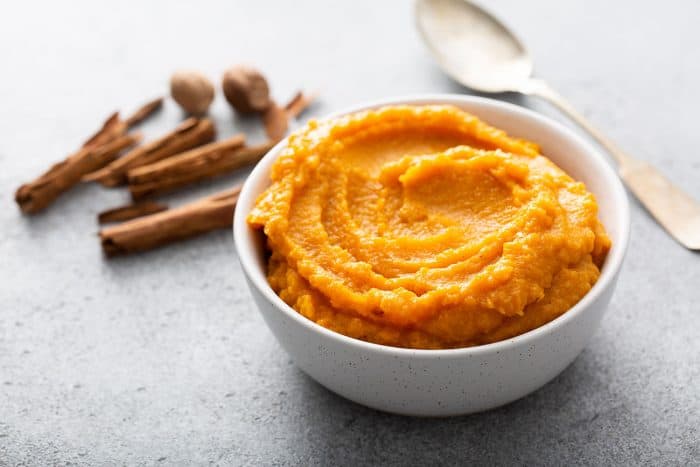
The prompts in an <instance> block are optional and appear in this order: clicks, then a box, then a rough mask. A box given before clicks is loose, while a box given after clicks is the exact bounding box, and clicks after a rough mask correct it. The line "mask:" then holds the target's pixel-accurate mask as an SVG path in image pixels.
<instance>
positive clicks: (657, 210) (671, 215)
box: [523, 79, 700, 250]
mask: <svg viewBox="0 0 700 467" xmlns="http://www.w3.org/2000/svg"><path fill="white" fill-rule="evenodd" d="M523 92H524V93H525V94H530V95H534V96H538V97H541V98H543V99H545V100H547V101H549V102H550V103H551V104H553V105H554V106H556V107H557V108H558V109H559V110H561V111H562V112H563V113H565V114H566V115H567V116H569V117H570V118H571V119H572V120H573V121H575V122H576V123H577V124H578V125H580V126H581V127H582V128H583V129H584V130H586V131H587V132H588V133H590V134H591V136H593V138H595V139H596V140H597V141H598V142H599V143H600V145H601V146H603V147H604V148H605V149H606V150H607V151H608V152H609V153H610V155H612V156H613V158H614V159H615V160H616V161H617V163H618V173H619V174H620V178H621V179H622V180H623V181H624V182H625V184H626V185H627V187H628V188H629V189H630V191H631V192H632V193H634V195H635V196H636V197H637V199H638V200H639V201H640V202H641V203H642V204H643V205H644V207H645V208H646V209H647V211H649V213H650V214H651V215H652V216H654V218H655V219H656V220H657V221H658V222H659V223H660V224H661V225H662V226H663V227H664V228H665V229H666V230H667V231H668V233H670V234H671V236H672V237H673V238H675V239H676V240H677V241H678V242H679V243H680V244H682V245H683V246H685V247H686V248H688V249H691V250H699V249H700V204H699V203H698V202H697V201H695V200H694V199H693V198H691V197H690V196H689V195H688V194H686V193H685V192H684V191H683V190H681V189H680V188H678V187H677V186H675V185H674V184H673V183H672V182H671V181H670V180H669V179H667V178H666V177H665V176H664V175H662V174H661V172H659V171H658V170H657V169H656V168H654V167H652V166H651V165H649V164H647V163H646V162H642V161H640V160H637V159H635V158H633V157H631V156H629V155H628V154H627V153H625V152H624V151H623V150H622V149H621V148H620V147H619V146H618V145H617V144H615V143H614V142H612V141H611V140H610V139H609V138H608V137H607V136H605V135H604V134H603V133H601V132H600V131H599V130H598V129H597V128H596V127H594V126H593V125H591V123H590V122H588V120H586V118H585V117H584V116H583V115H581V114H580V113H579V112H578V111H577V110H576V109H574V107H573V106H572V105H571V104H569V102H567V101H566V99H564V98H563V97H562V96H561V95H559V93H557V92H556V91H555V90H554V89H552V88H551V87H550V86H549V85H548V84H547V83H546V82H544V81H542V80H537V79H533V80H531V81H530V83H529V85H528V86H527V88H526V89H524V90H523Z"/></svg>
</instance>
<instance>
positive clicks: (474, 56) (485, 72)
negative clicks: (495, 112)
mask: <svg viewBox="0 0 700 467" xmlns="http://www.w3.org/2000/svg"><path fill="white" fill-rule="evenodd" d="M416 24H417V27H418V30H419V31H420V33H421V35H422V36H423V40H424V41H425V43H426V44H427V45H428V47H430V49H431V51H432V52H433V55H434V56H435V58H436V59H437V61H438V63H439V64H440V66H441V67H442V69H443V70H444V71H445V72H446V73H447V74H448V75H449V76H450V77H452V79H454V80H455V81H457V82H459V83H460V84H462V85H464V86H467V87H469V88H471V89H474V90H477V91H483V92H493V93H497V92H506V91H516V92H519V91H521V89H522V88H523V85H524V84H526V83H527V82H528V81H529V80H530V76H531V75H532V69H533V63H532V59H531V58H530V54H529V53H528V51H527V49H526V48H525V46H524V45H523V43H522V42H521V41H520V40H519V39H518V38H517V37H516V36H515V35H514V34H513V33H512V32H511V31H510V30H509V29H508V28H507V27H506V26H505V25H504V24H503V23H501V22H500V21H499V20H498V19H497V18H496V17H494V16H492V15H491V14H489V13H488V12H486V11H485V10H484V9H482V8H481V7H479V6H477V5H474V4H472V3H468V2H465V1H462V0H418V1H417V2H416Z"/></svg>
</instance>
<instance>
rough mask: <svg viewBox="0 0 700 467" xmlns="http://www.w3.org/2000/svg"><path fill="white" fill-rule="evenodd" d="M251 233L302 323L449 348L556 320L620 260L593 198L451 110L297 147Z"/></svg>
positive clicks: (418, 111) (373, 121)
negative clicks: (261, 237) (256, 231)
mask: <svg viewBox="0 0 700 467" xmlns="http://www.w3.org/2000/svg"><path fill="white" fill-rule="evenodd" d="M271 178H272V184H271V186H270V187H269V188H268V189H267V190H266V191H265V192H264V193H263V194H262V195H261V196H260V198H259V199H258V200H257V202H256V205H255V207H254V209H253V210H252V211H251V213H250V214H249V216H248V222H249V223H250V224H251V225H253V226H256V227H260V228H262V229H263V230H264V232H265V235H266V236H267V241H268V246H269V249H270V251H271V255H270V258H269V264H268V280H269V282H270V284H271V286H272V288H273V289H274V290H275V292H276V293H278V294H279V296H280V297H281V298H282V299H283V300H284V301H285V302H287V303H288V304H289V305H290V306H292V307H293V308H294V309H295V310H297V311H298V312H299V313H301V314H302V315H304V316H305V317H307V318H308V319H311V320H313V321H315V322H316V323H318V324H320V325H321V326H324V327H326V328H329V329H332V330H334V331H337V332H339V333H342V334H345V335H347V336H350V337H354V338H357V339H363V340H366V341H370V342H374V343H379V344H385V345H393V346H400V347H411V348H454V347H464V346H471V345H479V344H484V343H489V342H495V341H498V340H502V339H506V338H509V337H512V336H515V335H518V334H521V333H524V332H526V331H529V330H531V329H534V328H536V327H538V326H541V325H542V324H544V323H547V322H548V321H551V320H552V319H554V318H556V317H557V316H559V315H560V314H562V313H564V312H565V311H566V310H568V309H569V308H571V307H572V306H573V305H574V304H575V303H576V302H578V301H579V300H580V299H581V297H583V296H584V295H585V294H586V293H587V292H588V291H589V290H590V288H591V287H592V286H593V284H594V283H595V281H596V280H597V279H598V276H599V275H600V267H601V265H602V262H603V261H604V259H605V255H606V253H607V251H608V250H609V248H610V240H609V238H608V236H607V235H606V233H605V230H604V228H603V226H602V225H601V223H600V222H599V220H598V217H597V211H598V206H597V204H596V201H595V198H594V197H593V195H592V194H591V193H589V192H588V191H587V190H586V188H585V186H584V185H583V184H582V183H579V182H576V181H574V180H573V179H572V178H571V177H569V176H568V175H567V174H566V173H564V172H563V171H562V170H561V169H560V168H558V167H557V166H556V165H555V164H554V163H552V161H550V160H549V159H547V158H546V157H544V156H542V155H540V154H539V150H538V148H537V146H536V145H535V144H534V143H531V142H528V141H523V140H519V139H515V138H511V137H509V136H508V135H506V134H505V133H504V132H503V131H501V130H499V129H496V128H493V127H491V126H489V125H487V124H486V123H484V122H482V121H480V120H479V119H477V118H476V117H475V116H473V115H470V114H468V113H465V112H463V111H461V110H459V109H457V108H455V107H451V106H393V107H384V108H380V109H378V110H371V111H364V112H359V113H355V114H351V115H347V116H343V117H340V118H336V119H330V120H326V121H321V122H317V121H312V122H310V123H309V124H308V125H307V126H306V127H305V128H303V129H301V130H299V131H297V132H296V133H294V134H293V135H292V136H291V137H290V138H289V142H288V145H287V147H286V148H285V149H283V151H282V153H281V155H280V157H279V159H278V160H277V161H276V162H275V164H274V166H273V168H272V173H271Z"/></svg>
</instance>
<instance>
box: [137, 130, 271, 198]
mask: <svg viewBox="0 0 700 467" xmlns="http://www.w3.org/2000/svg"><path fill="white" fill-rule="evenodd" d="M242 140H243V138H242V136H238V137H236V136H234V137H233V138H231V139H229V140H227V141H222V142H220V143H212V144H208V145H206V146H202V147H200V148H197V149H193V150H191V151H188V152H185V153H183V154H178V155H177V156H174V157H170V158H168V159H165V160H162V161H160V162H156V163H155V164H150V165H145V166H143V167H139V168H137V169H133V170H130V171H129V175H128V176H129V192H131V197H132V198H133V199H134V200H140V199H143V198H146V197H148V196H154V195H158V194H162V193H166V192H168V191H172V190H175V189H177V188H180V187H182V186H185V185H188V184H191V183H194V182H198V181H201V180H206V179H210V178H214V177H218V176H220V175H224V174H228V173H231V172H233V171H234V170H237V169H239V168H241V167H245V166H247V165H251V164H254V163H256V162H257V161H259V160H260V158H262V156H264V155H265V154H267V152H268V151H269V150H270V149H272V147H273V146H274V145H275V143H274V142H267V143H263V144H259V145H255V146H245V147H240V145H241V144H242Z"/></svg>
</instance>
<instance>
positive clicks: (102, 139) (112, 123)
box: [83, 112, 128, 148]
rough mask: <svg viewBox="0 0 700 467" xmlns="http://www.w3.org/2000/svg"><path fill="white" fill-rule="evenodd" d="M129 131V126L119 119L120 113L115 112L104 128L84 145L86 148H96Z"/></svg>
mask: <svg viewBox="0 0 700 467" xmlns="http://www.w3.org/2000/svg"><path fill="white" fill-rule="evenodd" d="M127 129H128V125H127V124H126V122H125V121H123V120H121V119H120V118H119V112H114V113H113V114H112V115H110V116H109V118H107V120H106V121H105V122H104V124H103V125H102V128H100V129H99V130H97V133H95V134H94V135H92V136H91V137H90V138H88V140H87V141H85V143H83V147H84V148H96V147H98V146H100V145H102V144H105V143H106V142H108V141H111V140H113V139H114V138H116V137H118V136H121V135H123V134H124V133H125V132H126V130H127Z"/></svg>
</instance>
